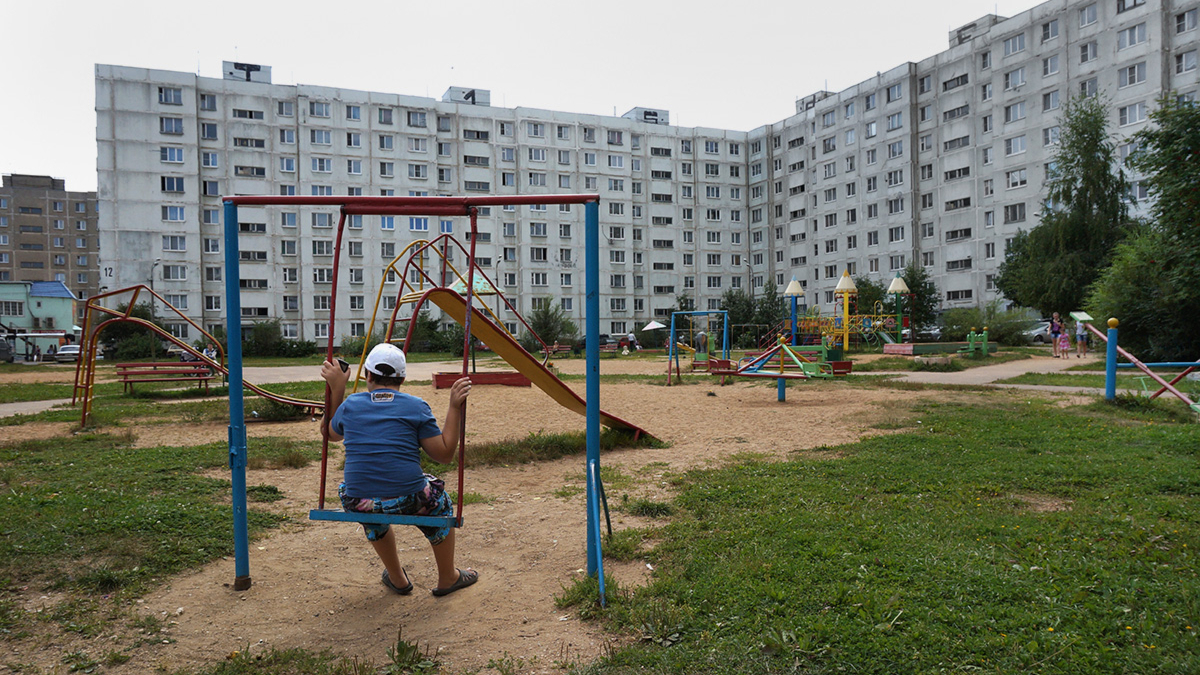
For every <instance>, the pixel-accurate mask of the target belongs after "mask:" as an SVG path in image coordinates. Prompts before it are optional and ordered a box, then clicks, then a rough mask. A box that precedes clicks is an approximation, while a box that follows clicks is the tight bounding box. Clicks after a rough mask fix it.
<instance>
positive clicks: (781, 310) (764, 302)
mask: <svg viewBox="0 0 1200 675" xmlns="http://www.w3.org/2000/svg"><path fill="white" fill-rule="evenodd" d="M789 308H790V305H789ZM789 308H785V307H784V306H783V296H781V295H780V294H779V289H778V288H777V287H776V286H775V284H774V283H770V284H767V285H766V286H764V287H763V292H762V295H760V296H759V297H758V300H757V301H756V302H755V304H754V323H761V324H765V325H767V326H769V327H770V328H768V330H770V329H774V328H775V327H777V326H778V325H779V324H780V323H781V322H782V321H783V320H784V319H785V318H787V317H788V316H789V315H790V313H791V310H790V309H789Z"/></svg>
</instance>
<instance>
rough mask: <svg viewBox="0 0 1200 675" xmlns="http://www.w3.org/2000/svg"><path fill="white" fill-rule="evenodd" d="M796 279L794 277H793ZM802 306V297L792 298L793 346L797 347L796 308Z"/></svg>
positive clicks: (794, 296)
mask: <svg viewBox="0 0 1200 675" xmlns="http://www.w3.org/2000/svg"><path fill="white" fill-rule="evenodd" d="M793 278H794V277H793ZM799 304H800V297H799V296H796V295H793V296H792V346H793V347H795V346H796V308H797V306H798V305H799Z"/></svg>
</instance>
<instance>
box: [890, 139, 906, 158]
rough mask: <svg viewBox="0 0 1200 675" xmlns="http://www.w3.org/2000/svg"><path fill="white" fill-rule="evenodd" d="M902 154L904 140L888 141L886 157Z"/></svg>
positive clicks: (895, 156)
mask: <svg viewBox="0 0 1200 675" xmlns="http://www.w3.org/2000/svg"><path fill="white" fill-rule="evenodd" d="M903 156H904V141H892V142H891V143H888V159H895V158H897V157H903Z"/></svg>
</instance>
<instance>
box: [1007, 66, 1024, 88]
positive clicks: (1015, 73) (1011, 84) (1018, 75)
mask: <svg viewBox="0 0 1200 675" xmlns="http://www.w3.org/2000/svg"><path fill="white" fill-rule="evenodd" d="M1024 84H1025V68H1023V67H1022V68H1017V69H1016V70H1010V71H1008V72H1007V73H1005V74H1004V89H1005V91H1008V90H1010V89H1016V88H1017V87H1020V86H1022V85H1024Z"/></svg>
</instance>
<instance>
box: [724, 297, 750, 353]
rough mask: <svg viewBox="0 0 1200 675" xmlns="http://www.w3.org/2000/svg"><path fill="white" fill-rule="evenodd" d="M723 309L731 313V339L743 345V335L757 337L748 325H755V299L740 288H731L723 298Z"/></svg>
mask: <svg viewBox="0 0 1200 675" xmlns="http://www.w3.org/2000/svg"><path fill="white" fill-rule="evenodd" d="M721 309H723V310H725V311H726V312H728V313H729V339H730V340H731V341H732V342H733V343H734V344H741V342H742V335H751V336H755V335H756V331H754V330H753V328H752V327H751V326H748V325H747V324H752V323H754V298H751V297H750V294H749V293H747V292H746V291H744V290H742V289H740V288H731V289H729V290H727V291H725V293H724V294H723V295H722V296H721Z"/></svg>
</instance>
